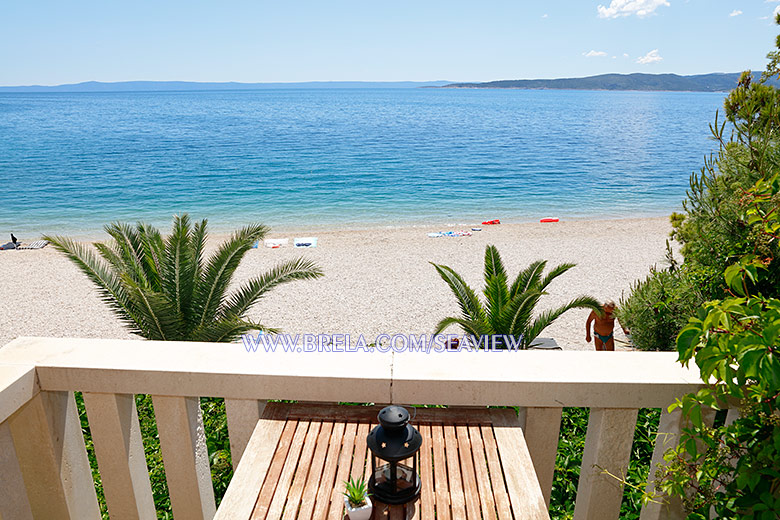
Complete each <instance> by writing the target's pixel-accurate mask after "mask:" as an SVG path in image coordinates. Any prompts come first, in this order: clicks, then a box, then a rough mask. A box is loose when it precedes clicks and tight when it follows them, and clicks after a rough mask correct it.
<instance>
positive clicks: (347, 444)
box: [328, 422, 357, 520]
mask: <svg viewBox="0 0 780 520" xmlns="http://www.w3.org/2000/svg"><path fill="white" fill-rule="evenodd" d="M356 431H357V424H355V423H353V422H349V423H347V427H346V429H345V430H344V438H343V440H342V445H341V454H340V455H339V463H338V471H337V473H336V480H335V482H334V486H333V493H332V494H331V500H330V509H329V511H328V519H329V520H341V519H342V517H343V516H344V515H343V512H344V499H343V496H344V481H345V480H347V476H348V475H349V470H350V465H351V464H352V454H353V452H354V447H355V432H356Z"/></svg>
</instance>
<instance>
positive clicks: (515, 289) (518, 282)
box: [509, 260, 547, 298]
mask: <svg viewBox="0 0 780 520" xmlns="http://www.w3.org/2000/svg"><path fill="white" fill-rule="evenodd" d="M546 265H547V261H545V260H537V261H536V262H533V263H531V265H529V266H528V267H526V268H525V269H523V270H522V271H520V272H519V273H518V274H517V278H515V281H514V282H513V283H512V287H511V288H510V289H509V297H510V298H514V297H515V296H516V295H517V294H519V293H521V292H524V291H527V290H529V289H531V288H532V287H536V286H538V285H539V283H540V281H541V279H542V272H543V271H544V268H545V266H546Z"/></svg>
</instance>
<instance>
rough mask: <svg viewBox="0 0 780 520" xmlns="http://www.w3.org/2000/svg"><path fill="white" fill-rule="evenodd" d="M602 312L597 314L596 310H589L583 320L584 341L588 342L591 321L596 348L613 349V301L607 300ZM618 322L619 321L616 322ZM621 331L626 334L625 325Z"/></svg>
mask: <svg viewBox="0 0 780 520" xmlns="http://www.w3.org/2000/svg"><path fill="white" fill-rule="evenodd" d="M602 309H603V310H602V313H601V315H600V316H599V315H598V314H597V313H596V311H591V312H590V315H589V316H588V321H586V322H585V341H587V342H588V343H590V324H591V322H594V323H593V335H594V337H593V343H594V344H595V345H596V350H611V351H614V350H615V302H613V301H612V300H608V301H607V302H606V303H604V306H603V307H602ZM618 324H620V322H618ZM622 328H623V332H624V333H625V334H628V333H629V331H628V329H626V328H625V327H622Z"/></svg>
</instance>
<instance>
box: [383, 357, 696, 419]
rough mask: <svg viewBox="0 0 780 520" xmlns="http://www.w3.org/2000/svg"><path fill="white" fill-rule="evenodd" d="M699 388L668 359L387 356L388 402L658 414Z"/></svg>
mask: <svg viewBox="0 0 780 520" xmlns="http://www.w3.org/2000/svg"><path fill="white" fill-rule="evenodd" d="M701 385H702V382H701V379H700V378H699V374H698V372H697V371H696V370H695V369H690V368H688V369H686V368H684V367H683V366H681V365H680V364H679V363H678V362H677V354H676V353H673V352H614V353H607V352H595V351H594V352H571V351H568V352H560V351H557V352H556V351H546V352H545V351H534V350H527V351H516V352H508V351H501V352H486V351H479V352H467V351H462V352H458V351H455V352H437V353H431V354H424V353H412V352H408V353H401V354H395V358H394V362H393V401H394V402H397V403H410V404H411V403H415V404H448V405H457V406H472V405H473V406H477V405H484V404H495V405H519V406H532V407H566V406H579V407H601V408H642V407H655V408H660V407H665V406H668V405H669V404H671V403H672V402H673V401H674V399H675V398H677V397H679V396H681V395H683V394H685V393H688V392H693V391H696V390H697V389H699V388H700V387H701Z"/></svg>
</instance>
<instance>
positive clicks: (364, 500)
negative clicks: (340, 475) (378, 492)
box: [344, 477, 374, 520]
mask: <svg viewBox="0 0 780 520" xmlns="http://www.w3.org/2000/svg"><path fill="white" fill-rule="evenodd" d="M344 486H345V489H344V506H346V508H347V516H348V517H349V519H350V520H368V519H369V518H371V511H372V509H373V507H374V506H373V505H372V504H371V499H370V498H368V485H367V484H366V481H365V480H364V479H363V477H361V478H360V480H355V479H353V478H350V479H349V480H347V481H345V482H344Z"/></svg>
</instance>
